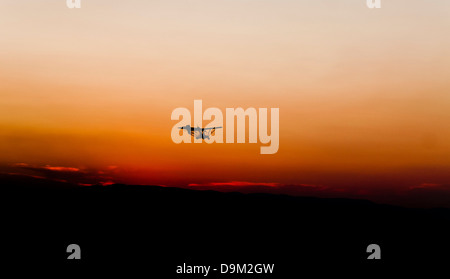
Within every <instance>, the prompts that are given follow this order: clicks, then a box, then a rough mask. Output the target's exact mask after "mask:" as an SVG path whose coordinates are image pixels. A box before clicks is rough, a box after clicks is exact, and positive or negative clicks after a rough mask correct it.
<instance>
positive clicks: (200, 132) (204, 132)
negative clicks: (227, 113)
mask: <svg viewBox="0 0 450 279" xmlns="http://www.w3.org/2000/svg"><path fill="white" fill-rule="evenodd" d="M220 128H222V127H211V128H200V127H198V126H197V127H191V125H186V126H183V127H178V129H181V130H186V131H190V133H191V136H193V137H195V138H196V139H210V138H209V137H210V136H211V135H213V134H214V132H215V131H216V129H220Z"/></svg>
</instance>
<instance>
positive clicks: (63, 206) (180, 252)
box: [1, 177, 450, 278]
mask: <svg viewBox="0 0 450 279" xmlns="http://www.w3.org/2000/svg"><path fill="white" fill-rule="evenodd" d="M1 187H2V192H3V194H2V197H3V199H5V200H6V203H5V204H6V209H5V211H4V213H5V215H6V225H5V229H4V230H6V231H7V234H8V237H7V238H6V241H7V243H8V248H9V249H12V250H11V251H9V254H8V257H9V258H10V260H16V261H23V260H30V259H33V260H46V261H48V262H53V261H55V262H59V263H65V262H67V261H66V260H65V259H66V258H67V255H68V254H67V253H66V251H65V249H66V247H67V245H69V244H71V243H76V244H79V245H80V246H81V249H82V260H83V263H85V264H92V265H94V264H97V263H99V262H107V263H112V262H118V263H121V264H125V263H136V262H139V263H142V262H144V263H146V265H147V266H149V268H150V267H151V268H153V269H154V270H158V271H159V272H160V273H162V274H166V273H167V276H165V277H164V278H168V277H169V276H171V275H176V274H175V268H176V266H177V265H179V264H183V263H184V262H188V263H194V264H203V265H205V264H208V263H222V262H224V263H260V262H262V263H277V270H276V272H278V275H279V277H261V278H286V277H281V274H285V275H286V274H290V272H292V274H295V272H298V270H297V268H298V266H299V265H300V264H301V265H307V263H326V262H345V263H346V264H364V263H367V260H366V259H367V256H368V253H366V247H367V246H368V245H369V244H372V243H375V244H378V245H380V246H381V249H382V259H383V261H384V262H392V263H396V262H399V261H402V262H410V261H421V262H428V261H433V262H439V261H443V260H447V261H448V260H449V259H448V256H446V255H445V254H446V253H448V250H449V248H450V246H449V235H450V234H449V232H450V230H449V224H450V214H449V210H448V209H411V208H402V207H395V206H388V205H380V204H375V203H372V202H369V201H365V200H349V199H320V198H307V197H292V196H283V195H271V194H241V193H220V192H215V191H194V190H187V189H179V188H168V187H158V186H129V185H117V184H116V185H111V186H90V187H78V186H75V185H70V184H65V183H62V182H50V181H46V180H42V179H36V178H32V179H31V178H24V177H21V178H20V177H15V178H13V179H9V180H8V179H3V181H2V186H1ZM31 254H33V255H39V256H37V257H31ZM30 257H31V258H30ZM445 257H447V258H445ZM160 278H163V277H160ZM180 278H185V277H180ZM189 278H190V277H189ZM195 278H200V277H195ZM208 278H215V277H212V276H209V277H208ZM218 278H220V277H218ZM222 278H223V277H222Z"/></svg>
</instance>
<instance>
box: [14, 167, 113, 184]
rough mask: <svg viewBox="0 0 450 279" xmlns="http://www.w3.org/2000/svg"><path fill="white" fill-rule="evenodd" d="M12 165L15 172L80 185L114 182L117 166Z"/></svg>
mask: <svg viewBox="0 0 450 279" xmlns="http://www.w3.org/2000/svg"><path fill="white" fill-rule="evenodd" d="M12 167H14V168H15V169H16V170H17V171H15V173H16V174H21V175H26V176H30V177H35V178H37V177H39V178H41V179H49V180H53V181H60V182H68V183H73V184H78V185H81V186H90V185H94V184H99V185H111V184H114V183H115V182H114V177H113V172H115V171H116V170H117V168H118V167H117V166H107V167H105V169H102V170H98V169H89V168H80V167H74V166H52V165H44V166H39V165H32V164H27V163H16V164H13V165H12Z"/></svg>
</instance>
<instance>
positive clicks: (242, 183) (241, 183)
mask: <svg viewBox="0 0 450 279" xmlns="http://www.w3.org/2000/svg"><path fill="white" fill-rule="evenodd" d="M280 185H281V184H280V183H274V182H247V181H230V182H208V183H191V184H189V185H188V186H193V187H196V186H197V187H199V186H211V187H214V186H237V187H245V186H266V187H277V186H280Z"/></svg>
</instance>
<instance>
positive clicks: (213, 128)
mask: <svg viewBox="0 0 450 279" xmlns="http://www.w3.org/2000/svg"><path fill="white" fill-rule="evenodd" d="M220 128H222V127H211V128H203V130H215V129H220Z"/></svg>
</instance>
